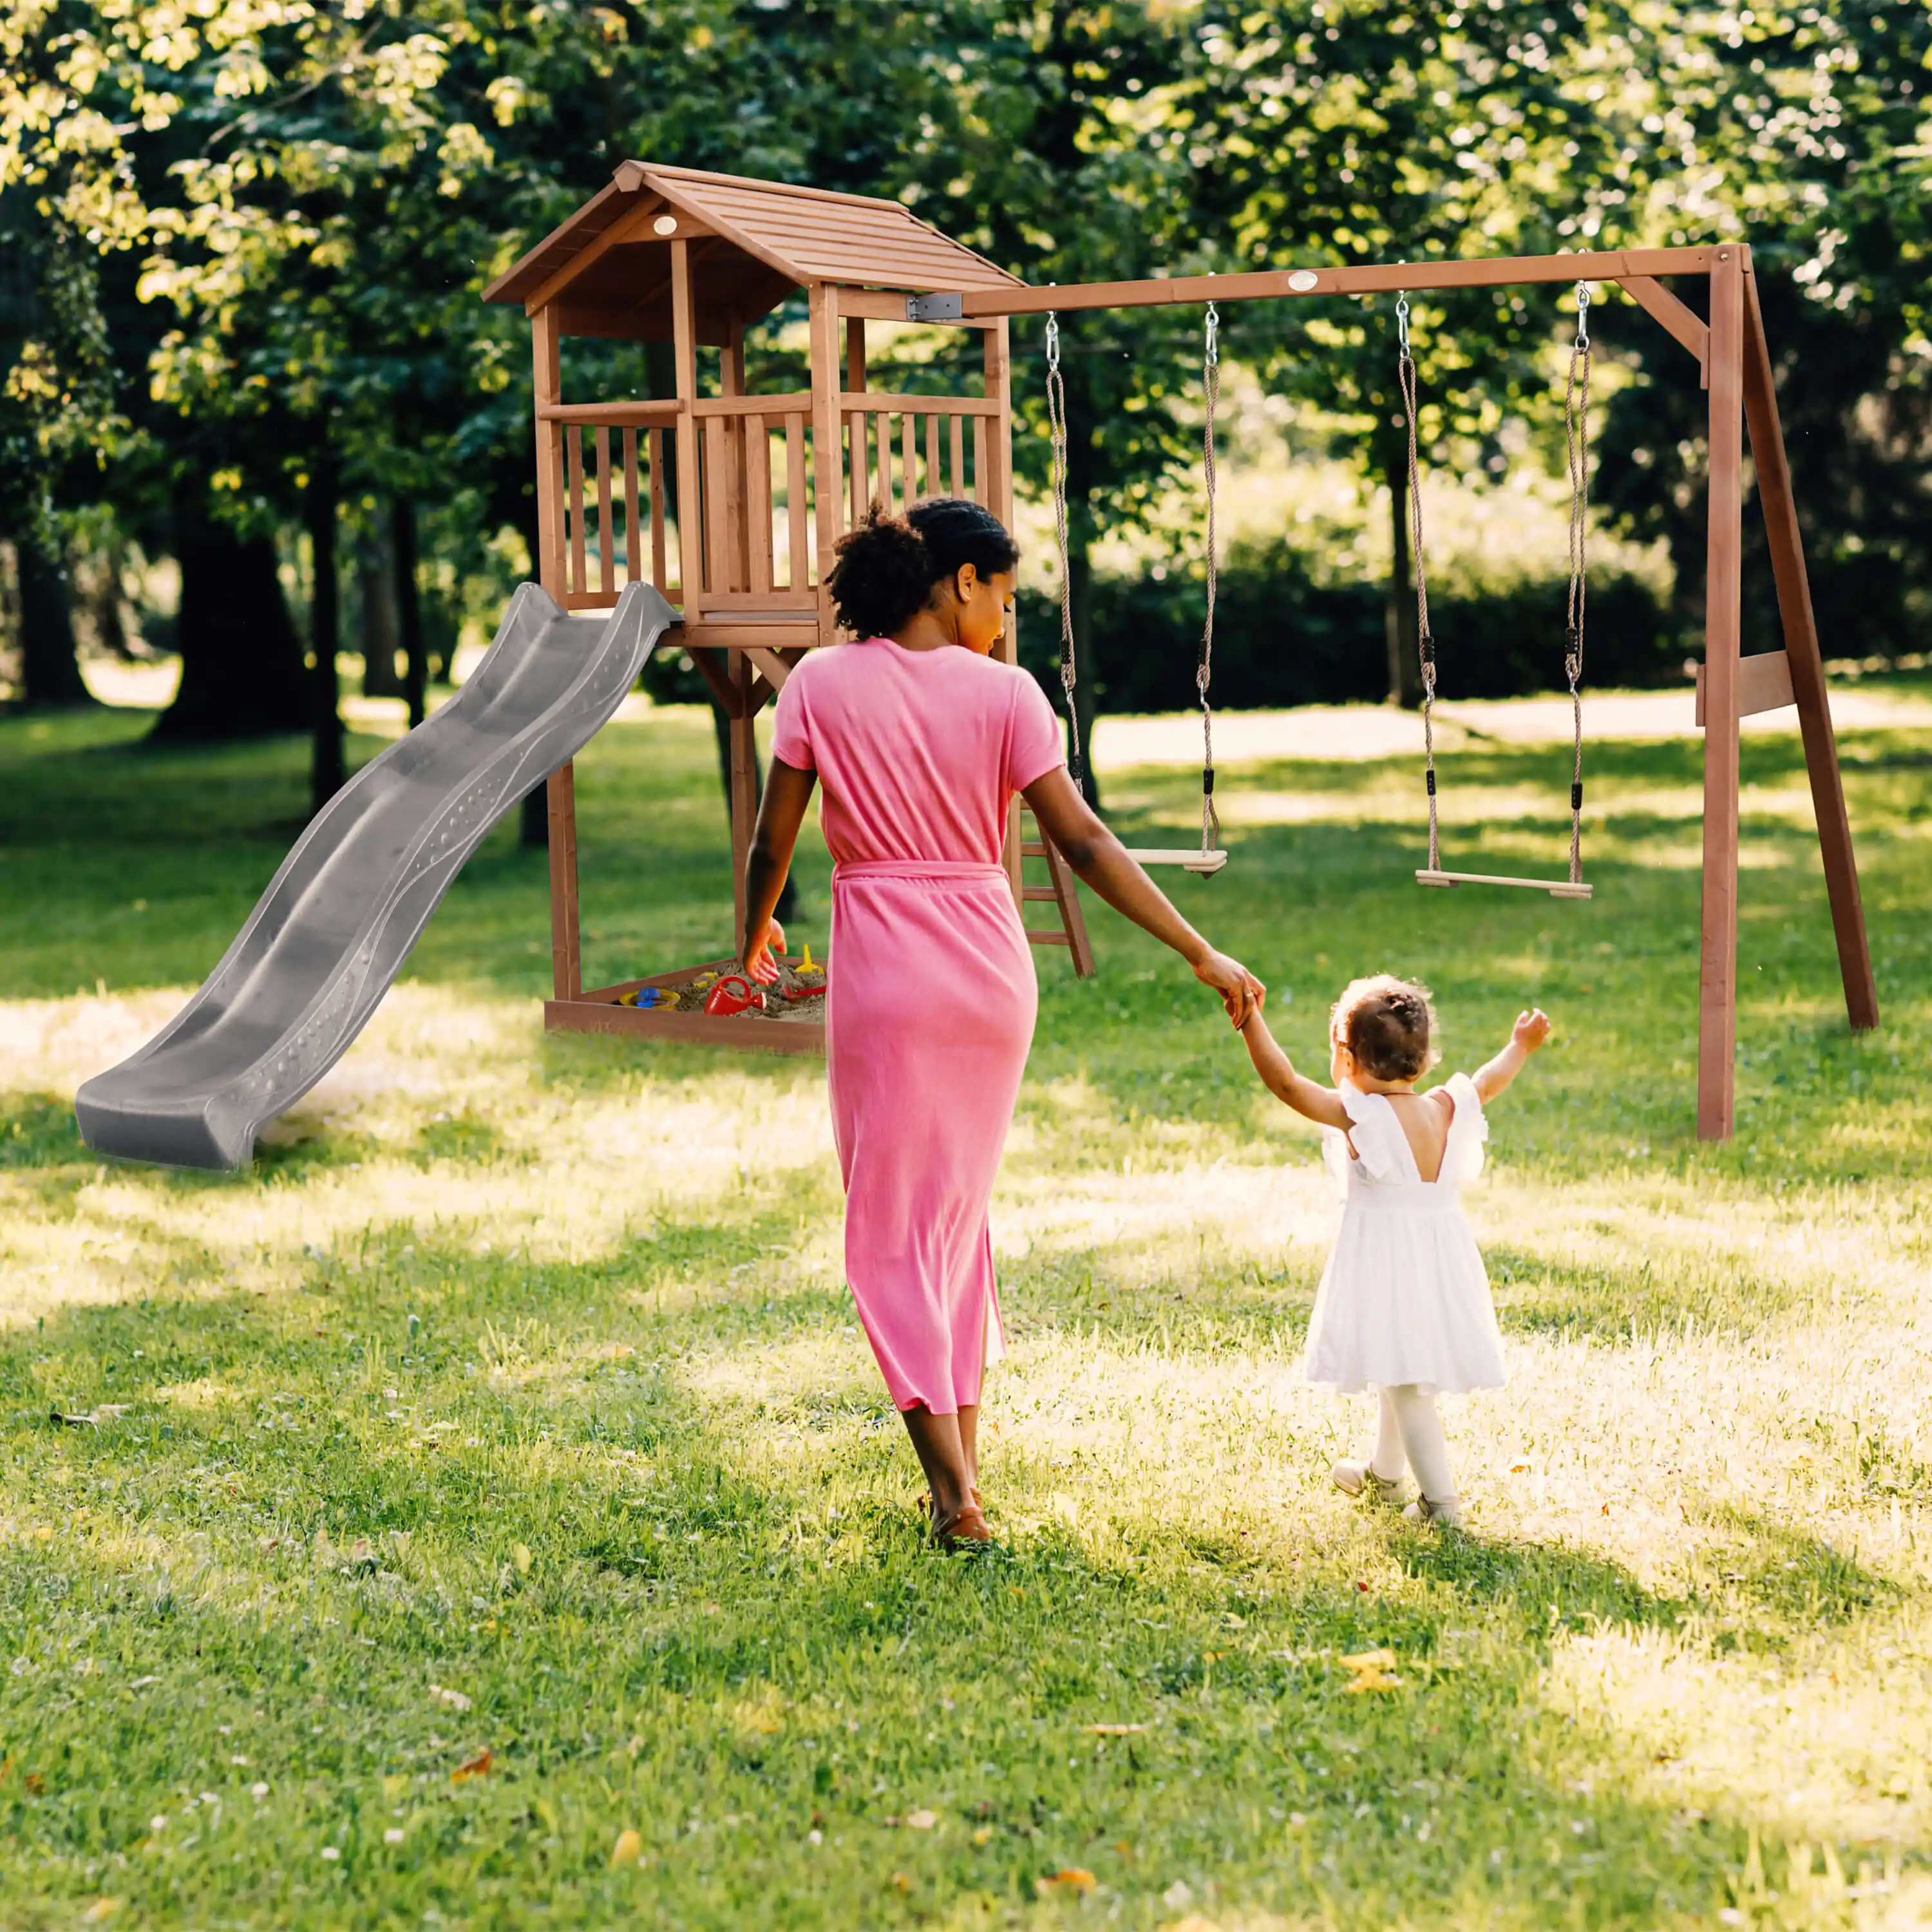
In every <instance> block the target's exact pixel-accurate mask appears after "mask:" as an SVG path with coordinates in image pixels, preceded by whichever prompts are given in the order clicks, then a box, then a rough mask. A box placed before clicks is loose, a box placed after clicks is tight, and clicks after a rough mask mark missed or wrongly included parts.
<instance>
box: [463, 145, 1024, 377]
mask: <svg viewBox="0 0 1932 1932" xmlns="http://www.w3.org/2000/svg"><path fill="white" fill-rule="evenodd" d="M665 213H668V214H670V215H671V216H672V217H674V218H676V219H677V220H679V223H680V224H681V226H682V227H683V228H685V229H686V230H687V231H688V233H691V235H693V236H696V237H697V238H698V239H697V241H696V242H694V254H693V262H692V275H693V280H694V284H695V285H696V287H697V293H698V302H699V306H700V311H708V312H709V314H711V315H712V317H715V315H716V314H717V313H718V312H719V311H721V310H722V309H725V308H729V309H730V310H732V311H735V312H736V313H737V314H739V315H741V316H742V317H744V318H745V319H746V320H749V319H751V317H754V316H757V315H762V314H766V313H767V312H768V311H769V310H771V309H772V308H776V307H777V305H778V304H779V303H780V302H782V301H784V299H785V297H786V296H788V295H790V293H792V292H793V290H796V289H799V288H803V287H809V286H810V285H811V284H813V283H814V282H835V283H839V284H844V285H846V286H848V287H861V288H885V289H905V290H911V291H913V292H915V293H919V292H924V291H927V290H951V289H958V290H968V289H993V288H1010V287H1014V286H1015V285H1016V283H1017V281H1018V278H1017V277H1016V276H1013V275H1008V274H1007V272H1006V271H1005V270H1004V269H1000V268H996V267H995V266H994V265H993V263H991V262H989V261H988V260H986V257H984V256H983V255H978V254H974V251H972V250H971V248H967V247H965V245H963V244H962V243H960V242H955V241H954V240H953V239H952V238H951V237H950V236H946V235H942V234H941V233H940V232H939V230H938V229H936V228H935V227H933V226H932V225H931V224H930V223H927V222H924V221H922V220H919V217H917V216H916V215H915V214H913V212H912V211H911V210H910V208H905V207H903V206H901V204H900V203H898V202H895V201H883V200H875V199H871V197H869V196H864V195H856V194H834V193H829V192H828V191H827V190H824V189H823V188H811V187H793V186H792V185H791V184H789V183H787V182H783V181H752V180H749V179H748V178H745V177H743V176H741V175H717V174H706V173H705V172H702V171H700V170H699V169H695V168H673V167H660V166H657V165H656V164H655V163H651V162H647V161H626V162H625V163H624V164H623V165H622V166H621V167H619V169H617V171H616V173H615V174H614V175H613V176H612V178H611V181H610V186H609V187H606V188H604V189H602V190H601V191H600V192H599V193H597V194H595V195H594V196H592V197H591V199H589V201H587V202H585V203H584V205H583V206H582V207H581V208H579V209H578V210H577V212H576V213H575V214H573V215H572V216H571V217H570V219H569V220H568V221H566V222H565V223H563V224H562V226H560V227H559V228H557V229H554V230H553V231H552V232H551V233H550V234H548V235H547V236H545V237H544V239H543V240H542V241H541V242H538V244H537V245H536V246H535V248H532V249H531V250H530V251H529V252H528V253H527V254H525V255H524V256H523V257H522V259H521V260H519V261H518V262H517V263H515V265H514V266H512V267H511V268H510V269H508V270H507V271H506V272H505V273H504V274H502V275H499V277H498V278H496V281H493V282H492V283H491V284H490V286H489V287H488V288H487V289H485V290H484V292H483V299H484V301H486V302H529V300H530V299H532V297H533V296H536V295H538V294H539V293H541V292H542V291H543V290H546V289H547V290H550V295H551V296H552V297H553V298H556V299H560V300H561V301H562V302H563V303H564V305H565V310H566V311H567V313H566V317H565V326H566V329H567V330H568V331H569V332H573V333H592V332H594V333H598V334H603V333H611V334H622V335H639V336H646V337H655V336H657V335H667V334H668V333H669V297H668V284H669V281H670V245H669V237H668V236H660V235H659V234H658V233H656V232H655V227H654V223H655V220H656V218H657V217H658V216H660V215H661V214H665ZM620 226H621V229H622V232H621V233H617V232H616V231H618V230H619V228H620ZM673 232H676V231H673ZM573 264H580V267H579V269H578V270H577V273H575V274H572V273H571V266H572V265H573ZM600 319H601V320H607V321H609V322H610V323H611V325H612V326H610V328H608V329H604V328H602V327H583V326H576V327H573V326H572V325H573V323H575V324H577V325H583V324H586V323H593V324H594V323H596V322H597V321H598V320H600ZM704 333H705V335H706V338H707V339H714V340H715V339H717V338H715V335H713V334H712V332H711V331H709V330H706V331H705V332H704Z"/></svg>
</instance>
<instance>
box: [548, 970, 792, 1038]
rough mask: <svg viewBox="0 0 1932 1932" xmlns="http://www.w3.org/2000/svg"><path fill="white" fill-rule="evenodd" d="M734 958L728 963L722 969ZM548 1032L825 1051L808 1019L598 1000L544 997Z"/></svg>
mask: <svg viewBox="0 0 1932 1932" xmlns="http://www.w3.org/2000/svg"><path fill="white" fill-rule="evenodd" d="M735 963H736V962H726V969H727V970H728V968H729V967H730V965H733V964H735ZM544 1031H546V1032H547V1033H592V1034H613V1035H616V1036H618V1037H622V1038H625V1039H631V1040H672V1041H675V1042H677V1043H679V1044H682V1045H684V1046H723V1047H730V1048H732V1049H735V1050H736V1051H737V1052H741V1053H793V1054H807V1053H816V1054H823V1052H824V1051H825V1027H824V1024H823V1022H820V1021H812V1020H782V1021H779V1020H758V1019H716V1018H714V1017H713V1016H712V1015H711V1014H709V1013H675V1012H673V1013H665V1012H662V1011H660V1010H655V1009H652V1010H647V1011H643V1012H640V1011H639V1010H638V1009H637V1007H620V1006H618V1005H617V1004H616V1003H615V1002H614V1001H602V1000H546V1001H544Z"/></svg>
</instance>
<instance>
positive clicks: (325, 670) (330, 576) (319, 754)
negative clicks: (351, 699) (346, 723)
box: [306, 432, 348, 813]
mask: <svg viewBox="0 0 1932 1932" xmlns="http://www.w3.org/2000/svg"><path fill="white" fill-rule="evenodd" d="M324 434H325V435H326V432H324ZM336 507H337V479H336V472H335V452H334V451H333V450H332V449H330V448H329V446H328V443H326V441H324V442H323V443H321V444H320V446H318V448H317V450H316V452H315V456H314V463H313V466H312V467H311V470H310V473H309V484H308V502H307V505H306V508H307V511H308V538H309V545H310V550H311V556H312V558H313V565H314V589H313V590H312V591H311V593H310V594H311V602H310V606H309V648H310V649H311V651H312V652H314V656H315V664H314V670H313V673H312V677H313V685H312V688H311V703H313V705H314V712H313V714H312V718H311V729H312V730H313V731H314V748H313V751H312V752H311V757H310V761H309V802H310V810H311V813H314V812H317V811H320V810H321V809H322V808H323V806H324V805H326V804H327V803H328V802H329V800H330V799H332V798H333V797H334V796H335V794H336V793H338V791H340V790H341V789H342V784H343V781H344V778H346V777H347V775H348V773H347V766H346V765H345V763H344V757H343V745H342V691H341V682H340V679H339V678H338V674H337V670H336V663H335V653H336V651H337V649H338V646H339V644H340V643H341V633H342V616H341V597H340V592H339V589H338V583H337V580H336V568H335V565H336V558H335V517H336Z"/></svg>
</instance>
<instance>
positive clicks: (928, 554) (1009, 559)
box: [825, 496, 1020, 637]
mask: <svg viewBox="0 0 1932 1932" xmlns="http://www.w3.org/2000/svg"><path fill="white" fill-rule="evenodd" d="M1019 555H1020V553H1019V546H1018V545H1017V544H1016V543H1015V542H1014V541H1013V538H1012V536H1011V535H1010V534H1009V533H1008V532H1007V527H1006V526H1005V525H1004V523H1001V521H1000V520H999V519H998V517H995V515H994V514H992V512H991V511H989V510H986V509H983V508H981V506H980V505H979V504H977V503H975V502H971V501H970V500H968V499H966V498H965V497H962V496H934V497H929V498H928V499H926V501H924V502H919V503H915V504H914V505H913V506H912V508H910V510H909V511H907V513H906V514H905V515H904V516H903V517H895V516H893V515H892V514H891V513H890V512H889V511H886V510H885V509H883V508H881V507H880V505H878V504H877V503H874V504H873V505H872V506H871V508H869V509H868V511H866V513H865V521H864V522H863V523H861V524H860V525H859V526H858V528H857V529H853V530H849V531H847V532H846V534H845V535H844V536H842V537H841V538H839V539H838V560H837V562H835V563H834V564H833V565H832V568H831V570H830V571H829V573H828V574H827V575H826V580H825V582H826V589H829V591H830V592H831V593H832V608H833V610H834V612H835V613H836V615H837V616H838V622H839V623H840V624H841V625H842V626H843V627H844V628H845V629H846V630H847V631H850V632H852V633H853V635H854V636H856V637H890V636H891V635H892V634H893V633H894V632H895V631H899V630H901V629H903V628H904V626H905V625H907V624H908V623H910V622H911V621H912V619H913V618H914V617H915V616H917V615H918V614H919V612H920V611H921V610H924V609H925V608H926V604H927V601H928V600H929V598H931V597H932V586H934V585H935V583H938V582H940V581H941V580H942V579H943V578H945V577H950V576H951V575H952V574H953V572H954V571H957V570H960V569H963V568H965V566H966V565H968V564H969V563H970V564H971V565H973V567H974V568H975V569H976V570H977V571H979V573H980V575H981V576H982V577H992V576H993V575H995V574H997V573H998V572H999V571H1004V570H1011V569H1012V568H1013V567H1014V565H1016V564H1017V563H1018V562H1019Z"/></svg>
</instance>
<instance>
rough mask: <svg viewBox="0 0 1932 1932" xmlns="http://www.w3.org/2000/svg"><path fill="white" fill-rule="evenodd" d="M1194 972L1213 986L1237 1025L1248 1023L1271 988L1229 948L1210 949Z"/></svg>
mask: <svg viewBox="0 0 1932 1932" xmlns="http://www.w3.org/2000/svg"><path fill="white" fill-rule="evenodd" d="M1194 977H1195V978H1196V979H1197V980H1199V981H1200V982H1201V983H1202V985H1203V986H1212V987H1213V988H1214V990H1215V992H1217V993H1219V994H1220V996H1221V1004H1222V1005H1223V1006H1224V1007H1226V1008H1227V1010H1228V1018H1229V1020H1230V1021H1232V1022H1233V1024H1234V1025H1235V1027H1236V1028H1241V1027H1244V1026H1246V1025H1247V1023H1248V1017H1249V1016H1250V1014H1251V1013H1259V1012H1260V1011H1261V1010H1262V1004H1263V1003H1264V1002H1265V1001H1266V1000H1267V998H1268V989H1267V988H1266V987H1265V986H1263V985H1262V983H1261V982H1260V981H1259V980H1257V979H1256V977H1255V976H1254V975H1253V974H1252V973H1250V971H1248V969H1247V968H1246V967H1245V966H1244V965H1242V964H1241V962H1240V961H1239V960H1238V959H1230V958H1229V956H1228V955H1227V954H1226V953H1209V954H1208V956H1207V958H1206V959H1203V960H1202V961H1201V962H1200V963H1199V965H1196V968H1195V969H1194Z"/></svg>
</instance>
